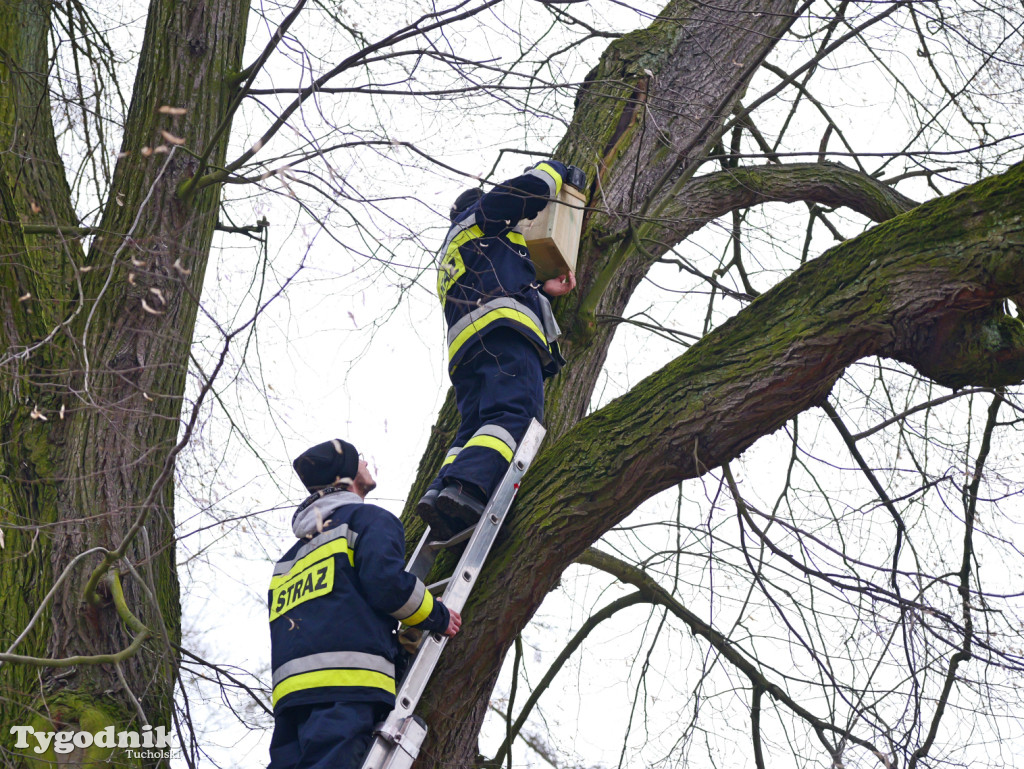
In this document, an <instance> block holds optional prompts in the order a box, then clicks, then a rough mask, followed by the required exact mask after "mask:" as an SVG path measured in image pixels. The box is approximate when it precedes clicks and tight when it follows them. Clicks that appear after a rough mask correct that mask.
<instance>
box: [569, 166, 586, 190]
mask: <svg viewBox="0 0 1024 769" xmlns="http://www.w3.org/2000/svg"><path fill="white" fill-rule="evenodd" d="M565 168H566V171H567V173H566V176H565V179H564V180H563V181H564V182H565V183H566V184H568V185H569V186H570V187H575V188H576V189H578V190H579V191H580V192H583V191H584V190H585V189H586V186H587V175H586V174H585V173H584V172H583V169H582V168H577V167H576V166H566V167H565Z"/></svg>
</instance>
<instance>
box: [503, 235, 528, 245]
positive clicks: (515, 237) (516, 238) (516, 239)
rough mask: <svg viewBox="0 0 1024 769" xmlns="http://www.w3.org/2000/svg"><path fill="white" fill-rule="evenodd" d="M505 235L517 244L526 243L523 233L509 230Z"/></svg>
mask: <svg viewBox="0 0 1024 769" xmlns="http://www.w3.org/2000/svg"><path fill="white" fill-rule="evenodd" d="M505 237H507V238H508V239H509V241H510V242H512V243H515V244H516V245H517V246H525V245H526V238H525V237H524V236H523V233H521V232H510V233H509V234H508V235H506V236H505Z"/></svg>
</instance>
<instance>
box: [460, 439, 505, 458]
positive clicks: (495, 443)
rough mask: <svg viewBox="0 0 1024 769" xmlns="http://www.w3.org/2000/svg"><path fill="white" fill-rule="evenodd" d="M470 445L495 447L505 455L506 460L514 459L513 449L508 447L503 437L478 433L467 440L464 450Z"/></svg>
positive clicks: (487, 447) (486, 447)
mask: <svg viewBox="0 0 1024 769" xmlns="http://www.w3.org/2000/svg"><path fill="white" fill-rule="evenodd" d="M470 446H481V447H483V448H485V449H494V450H495V451H497V452H498V453H499V454H501V455H502V456H503V457H505V461H506V462H511V461H512V449H510V448H509V447H508V444H506V443H505V442H504V441H503V440H501V438H495V437H494V436H493V435H477V436H475V437H473V438H470V439H469V440H468V441H466V445H465V446H463V447H462V448H463V450H465V449H468V448H469V447H470Z"/></svg>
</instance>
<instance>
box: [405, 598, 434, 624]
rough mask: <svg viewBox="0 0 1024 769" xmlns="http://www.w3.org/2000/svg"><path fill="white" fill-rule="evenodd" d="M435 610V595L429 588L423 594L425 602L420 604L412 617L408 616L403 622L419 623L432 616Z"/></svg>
mask: <svg viewBox="0 0 1024 769" xmlns="http://www.w3.org/2000/svg"><path fill="white" fill-rule="evenodd" d="M433 610H434V596H432V595H431V594H430V591H429V590H428V591H427V592H426V593H424V594H423V603H421V604H420V608H418V609H417V610H416V613H415V614H413V615H412V616H411V617H406V618H405V619H403V620H402V622H403V623H404V624H406V625H418V624H420V623H421V622H422V621H423V620H425V619H426V618H427V617H429V616H430V612H432V611H433Z"/></svg>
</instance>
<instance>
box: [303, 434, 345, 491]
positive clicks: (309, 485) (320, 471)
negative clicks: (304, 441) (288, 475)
mask: <svg viewBox="0 0 1024 769" xmlns="http://www.w3.org/2000/svg"><path fill="white" fill-rule="evenodd" d="M292 467H294V468H295V472H296V473H298V475H299V480H301V481H302V483H303V484H304V485H305V487H306V489H308V490H309V491H310V492H311V493H312V492H314V491H319V490H320V489H322V488H324V487H326V486H331V485H333V484H334V483H335V482H336V481H337V479H339V478H340V479H341V481H342V482H344V483H351V482H352V479H353V478H355V477H356V473H357V472H359V452H358V451H356V447H355V446H353V445H352V444H351V443H346V442H345V441H343V440H341V439H340V438H335V439H334V440H332V441H324V442H323V443H318V444H317V445H316V446H314V447H313V448H311V449H306V450H305V451H303V452H302V453H301V454H299V456H298V457H296V458H295V461H294V462H292Z"/></svg>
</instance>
